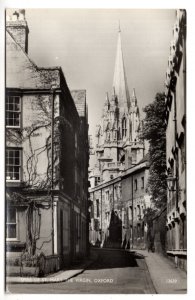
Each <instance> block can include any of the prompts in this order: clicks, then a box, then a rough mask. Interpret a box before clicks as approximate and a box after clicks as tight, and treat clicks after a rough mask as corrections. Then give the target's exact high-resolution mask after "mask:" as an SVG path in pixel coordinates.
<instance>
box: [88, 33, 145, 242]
mask: <svg viewBox="0 0 195 300" xmlns="http://www.w3.org/2000/svg"><path fill="white" fill-rule="evenodd" d="M141 127H142V123H141V120H140V114H139V107H138V103H137V97H136V93H135V89H133V92H132V96H130V94H129V89H128V85H127V78H126V73H125V66H124V60H123V53H122V44H121V31H120V29H119V32H118V41H117V52H116V61H115V69H114V78H113V86H112V96H111V97H109V95H108V93H107V94H106V101H105V103H104V107H103V112H102V117H101V120H100V122H99V124H98V125H97V130H96V139H97V142H96V145H95V147H94V151H91V156H92V155H93V156H95V163H94V166H93V167H92V168H91V169H90V170H89V171H90V172H89V180H90V184H91V188H90V190H89V192H90V199H91V204H92V206H91V225H90V241H91V243H92V244H97V243H100V244H101V245H102V246H106V245H110V246H111V245H112V246H117V247H118V246H121V245H122V244H125V246H124V247H126V246H127V244H128V243H129V244H130V239H132V235H133V234H132V233H130V229H127V228H130V223H129V222H130V221H131V214H132V215H133V211H134V210H133V211H132V213H130V206H132V204H130V203H133V204H134V205H135V207H134V209H136V212H135V214H134V222H135V224H138V223H139V225H138V227H136V226H137V225H135V227H136V228H139V226H141V229H140V231H139V229H138V231H139V232H142V233H143V232H144V229H143V226H144V225H143V224H142V221H143V211H142V212H141V209H145V206H146V205H145V203H144V201H145V200H144V196H143V194H145V188H143V189H142V193H141V194H140V195H138V194H139V193H138V191H137V190H136V191H135V193H133V192H134V187H133V190H132V191H131V185H132V183H131V180H132V176H134V175H132V174H134V173H136V171H135V170H137V169H136V166H137V165H138V163H139V162H140V161H141V160H142V159H143V157H144V150H145V149H144V142H143V140H141V139H140V137H139V135H140V131H141ZM93 158H94V157H93ZM141 166H142V167H143V169H142V168H141V169H140V168H139V167H138V170H139V171H138V172H137V173H136V174H137V175H135V180H136V181H135V182H137V184H138V181H139V182H141V180H143V181H144V182H145V184H146V182H147V175H146V173H147V171H146V170H147V169H148V167H146V166H145V165H144V166H143V165H142V164H141ZM136 176H138V178H136ZM141 178H142V179H141ZM133 184H134V183H133ZM132 194H133V198H132ZM138 198H139V199H140V201H139V200H137V199H138ZM141 199H142V200H141ZM137 201H138V202H139V203H137ZM138 208H139V209H138ZM137 209H138V210H140V213H137ZM138 215H139V218H140V219H139V220H138V217H137V216H138ZM131 226H132V225H131ZM132 230H133V229H132ZM134 230H135V229H134ZM136 230H137V229H136ZM138 231H136V237H138V236H140V237H141V233H139V234H137V232H138ZM142 238H143V234H142ZM140 241H141V240H140ZM142 241H143V239H142ZM131 244H132V241H131ZM140 244H141V242H140Z"/></svg>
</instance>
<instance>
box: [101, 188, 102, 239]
mask: <svg viewBox="0 0 195 300" xmlns="http://www.w3.org/2000/svg"><path fill="white" fill-rule="evenodd" d="M101 243H102V188H101Z"/></svg>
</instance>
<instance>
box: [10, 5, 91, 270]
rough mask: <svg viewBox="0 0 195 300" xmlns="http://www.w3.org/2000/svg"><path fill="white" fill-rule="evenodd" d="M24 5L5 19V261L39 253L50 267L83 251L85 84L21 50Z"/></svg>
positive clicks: (24, 47)
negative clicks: (73, 86) (71, 81)
mask: <svg viewBox="0 0 195 300" xmlns="http://www.w3.org/2000/svg"><path fill="white" fill-rule="evenodd" d="M28 33H29V29H28V24H27V21H26V19H25V11H24V10H19V11H16V12H14V13H12V11H11V12H10V11H9V10H7V22H6V206H7V209H6V255H7V262H8V263H9V261H11V260H12V259H15V258H17V257H21V254H22V253H23V254H24V253H27V254H28V255H29V256H36V255H39V254H40V253H42V254H43V257H44V259H45V261H46V264H45V266H46V267H45V268H46V269H45V270H42V271H43V272H46V273H48V272H51V271H54V270H57V269H59V268H61V267H62V266H64V265H68V264H70V263H71V262H72V261H73V260H74V259H77V258H78V257H82V256H85V255H86V251H87V246H88V220H87V197H88V195H87V193H88V119H87V105H86V91H85V90H78V91H73V92H72V95H71V92H70V91H69V88H68V86H67V83H66V80H65V77H64V74H63V72H62V69H61V68H60V67H55V68H40V67H37V66H36V65H35V64H34V63H33V62H32V61H31V59H30V58H29V56H28Z"/></svg>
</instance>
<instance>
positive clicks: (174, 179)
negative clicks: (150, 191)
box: [165, 10, 187, 269]
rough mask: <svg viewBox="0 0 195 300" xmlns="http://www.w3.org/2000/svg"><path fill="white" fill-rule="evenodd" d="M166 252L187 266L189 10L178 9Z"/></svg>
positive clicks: (169, 81) (169, 105)
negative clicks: (187, 70)
mask: <svg viewBox="0 0 195 300" xmlns="http://www.w3.org/2000/svg"><path fill="white" fill-rule="evenodd" d="M165 85H166V88H165V95H166V124H167V128H166V139H167V149H166V156H167V158H166V159H167V174H168V178H167V183H168V202H167V224H166V225H167V254H168V255H169V256H170V257H171V258H173V259H174V260H175V263H176V265H178V266H180V267H181V268H184V269H186V267H187V266H186V261H187V224H186V221H187V212H186V11H185V10H177V15H176V22H175V25H174V29H173V40H172V42H171V47H170V56H169V60H168V69H167V72H166V81H165Z"/></svg>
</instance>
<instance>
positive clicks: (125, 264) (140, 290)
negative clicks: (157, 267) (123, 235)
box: [7, 249, 155, 294]
mask: <svg viewBox="0 0 195 300" xmlns="http://www.w3.org/2000/svg"><path fill="white" fill-rule="evenodd" d="M95 251H97V253H98V254H99V257H98V259H97V260H96V261H95V262H94V263H93V264H92V265H91V266H90V267H88V269H86V270H85V271H84V272H83V273H82V274H80V275H78V276H76V277H74V278H71V279H69V280H68V281H67V282H62V283H51V284H9V285H8V287H7V288H8V292H10V293H38V294H47V293H48V294H60V293H61V294H80V293H92V294H98V293H99V294H100V293H101V294H117V293H118V294H155V290H154V287H153V284H152V281H151V279H150V275H149V272H148V269H147V266H146V263H145V261H144V259H143V258H142V257H141V256H139V257H138V256H137V257H136V256H134V255H133V254H131V253H128V252H124V251H121V250H108V249H97V250H95Z"/></svg>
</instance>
